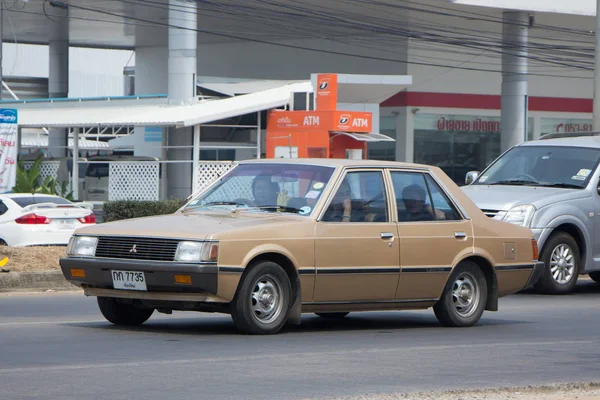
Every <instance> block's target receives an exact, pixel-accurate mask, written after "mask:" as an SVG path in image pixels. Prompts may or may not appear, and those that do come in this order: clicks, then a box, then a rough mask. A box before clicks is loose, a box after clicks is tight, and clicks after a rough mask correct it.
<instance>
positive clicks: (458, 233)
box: [391, 171, 473, 300]
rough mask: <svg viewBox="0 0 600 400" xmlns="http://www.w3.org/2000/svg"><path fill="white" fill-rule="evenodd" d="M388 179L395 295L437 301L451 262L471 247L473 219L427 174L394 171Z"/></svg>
mask: <svg viewBox="0 0 600 400" xmlns="http://www.w3.org/2000/svg"><path fill="white" fill-rule="evenodd" d="M391 177H392V185H393V187H394V195H395V198H396V205H397V210H398V236H399V237H400V259H401V267H402V269H401V272H400V280H399V284H398V290H397V292H396V295H395V298H396V299H397V300H432V299H437V298H438V297H439V296H441V294H442V292H443V289H444V285H445V284H446V281H447V280H448V277H449V275H450V273H451V271H452V266H454V265H455V264H456V262H457V260H458V259H459V258H460V257H461V256H464V255H467V254H469V253H471V252H472V251H473V236H472V231H473V230H472V227H471V221H470V220H467V219H465V218H463V216H462V215H461V214H460V212H459V211H458V209H457V208H456V207H455V206H454V204H453V203H452V201H451V200H450V198H449V197H448V196H447V195H446V194H445V192H444V191H443V189H442V187H441V186H440V185H439V184H438V183H437V182H436V181H435V179H434V178H432V176H431V175H429V174H428V173H421V172H407V171H392V172H391Z"/></svg>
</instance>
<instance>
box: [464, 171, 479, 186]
mask: <svg viewBox="0 0 600 400" xmlns="http://www.w3.org/2000/svg"><path fill="white" fill-rule="evenodd" d="M478 176H479V171H469V172H467V175H466V176H465V183H466V184H467V185H470V184H471V183H473V182H475V179H477V177H478Z"/></svg>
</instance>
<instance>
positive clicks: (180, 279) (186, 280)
mask: <svg viewBox="0 0 600 400" xmlns="http://www.w3.org/2000/svg"><path fill="white" fill-rule="evenodd" d="M175 283H183V284H185V285H191V284H192V277H191V276H189V275H175Z"/></svg>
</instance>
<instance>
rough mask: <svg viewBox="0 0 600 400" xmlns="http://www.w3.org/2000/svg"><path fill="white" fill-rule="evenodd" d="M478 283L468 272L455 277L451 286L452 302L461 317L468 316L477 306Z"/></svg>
mask: <svg viewBox="0 0 600 400" xmlns="http://www.w3.org/2000/svg"><path fill="white" fill-rule="evenodd" d="M479 296H480V295H479V285H478V283H477V279H476V278H475V277H474V276H473V275H472V274H471V273H470V272H463V273H462V274H460V275H458V276H457V277H456V280H455V281H454V285H453V287H452V302H453V303H454V307H455V308H456V312H457V313H458V314H459V315H460V316H461V317H469V316H471V315H473V313H474V312H475V311H476V310H477V307H478V306H479Z"/></svg>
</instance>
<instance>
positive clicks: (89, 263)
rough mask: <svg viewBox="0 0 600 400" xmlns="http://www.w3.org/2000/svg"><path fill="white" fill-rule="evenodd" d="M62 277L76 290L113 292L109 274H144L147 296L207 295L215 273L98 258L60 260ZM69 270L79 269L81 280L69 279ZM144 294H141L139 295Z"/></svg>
mask: <svg viewBox="0 0 600 400" xmlns="http://www.w3.org/2000/svg"><path fill="white" fill-rule="evenodd" d="M60 268H61V270H62V273H63V275H64V277H65V278H66V279H67V280H68V281H69V282H72V283H73V284H75V285H77V286H80V287H81V286H86V287H92V288H99V289H113V282H112V275H111V270H125V271H134V272H144V275H145V278H146V286H147V289H148V292H169V293H211V294H216V293H217V289H218V278H219V276H218V275H219V270H218V267H217V265H216V264H185V263H175V262H156V261H146V260H121V259H98V258H61V259H60ZM71 268H76V269H83V270H84V271H85V277H84V278H77V277H73V276H72V275H71V271H70V270H71ZM177 274H185V275H189V276H190V277H191V283H190V284H183V283H176V282H175V275H177ZM139 293H144V292H139Z"/></svg>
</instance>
